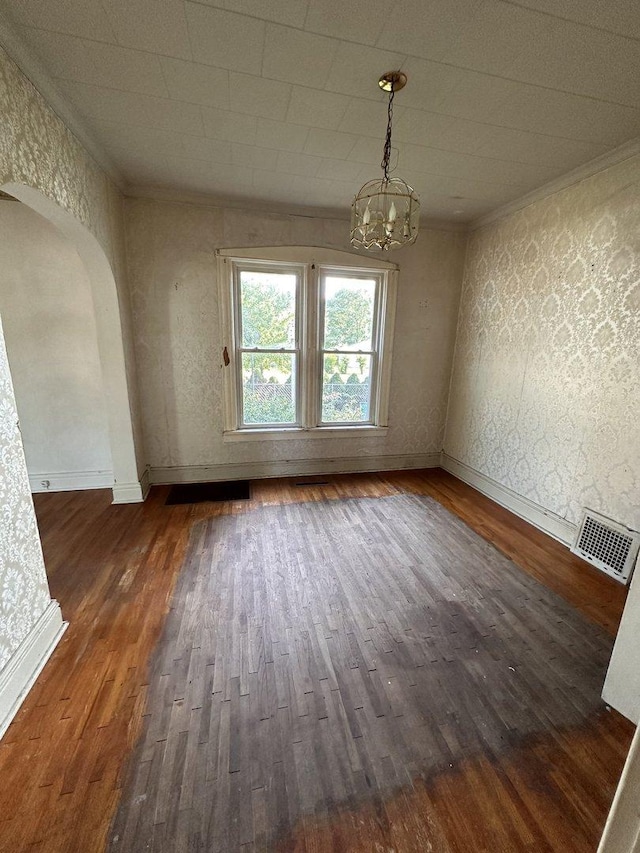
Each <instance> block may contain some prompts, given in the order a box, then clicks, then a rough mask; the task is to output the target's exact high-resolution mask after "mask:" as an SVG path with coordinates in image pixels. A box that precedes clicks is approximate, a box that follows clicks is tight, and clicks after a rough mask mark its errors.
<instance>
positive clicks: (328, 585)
mask: <svg viewBox="0 0 640 853" xmlns="http://www.w3.org/2000/svg"><path fill="white" fill-rule="evenodd" d="M313 479H315V480H319V479H320V478H306V481H307V482H308V481H309V480H313ZM322 480H323V481H327V482H328V485H324V486H309V485H305V486H299V485H296V483H298V482H304V479H302V480H298V481H259V482H256V483H254V490H253V499H252V500H251V501H246V502H236V503H232V504H207V505H194V506H173V507H165V506H164V505H163V501H164V497H165V496H166V489H164V488H156V489H154V490H153V493H152V495H151V497H150V498H149V499H148V501H147V502H146V503H145V504H144V505H136V506H118V507H114V506H110V505H109V496H108V495H107V494H106V493H99V492H93V493H84V494H82V495H78V494H66V495H65V494H60V495H39V496H36V498H37V499H36V507H37V512H38V518H39V521H40V526H41V530H42V536H43V543H44V551H45V559H46V563H47V568H48V572H49V576H50V579H51V588H52V594H53V596H54V597H56V598H57V599H58V600H59V601H60V603H61V605H62V608H63V614H64V615H65V618H67V619H69V621H70V628H69V630H68V632H67V634H66V635H65V637H64V639H63V641H62V643H61V645H60V647H59V648H58V650H57V651H56V653H55V654H54V657H53V658H52V660H51V661H50V663H49V664H48V665H47V667H46V669H45V671H44V673H43V675H42V676H41V678H40V679H39V681H38V683H37V684H36V686H35V687H34V689H33V691H32V693H31V694H30V696H29V697H28V699H27V701H26V702H25V704H24V706H23V708H22V709H21V711H20V713H19V715H18V717H17V719H16V720H15V722H14V723H13V724H12V726H11V727H10V729H9V731H8V733H7V735H6V736H5V738H4V739H3V740H2V741H1V742H0V780H1V781H0V849H2V850H3V851H4V850H7V851H9V850H10V851H19V850H27V849H28V850H43V851H76V850H77V851H102V850H104V849H106V848H107V845H109V849H111V850H136V851H137V850H143V849H153V850H163V851H172V850H182V849H185V850H200V849H202V850H205V849H210V850H221V851H222V850H224V851H229V853H231V851H233V850H243V851H250V850H256V851H257V850H295V851H312V850H313V851H316V850H318V851H329V850H333V851H343V850H344V851H347V850H348V851H373V850H378V851H385V853H387V851H388V850H390V849H393V850H394V851H395V853H403V851H414V850H416V851H417V850H425V849H429V847H428V844H431V848H432V849H433V850H434V851H458V850H460V851H463V850H464V851H472V850H492V851H494V850H505V851H507V850H513V851H517V850H563V851H564V850H567V851H570V850H576V851H582V850H585V851H587V850H595V848H596V846H597V840H598V837H599V834H600V832H601V829H602V826H603V824H604V819H605V817H606V813H607V811H608V807H609V804H610V801H611V798H612V796H613V791H614V788H615V784H616V781H617V777H618V775H619V772H620V770H621V768H622V764H623V761H624V757H625V755H626V751H627V749H628V746H629V743H630V738H631V735H632V726H631V725H630V724H628V723H627V722H626V721H625V720H624V719H623V718H621V717H620V716H619V715H618V714H616V713H615V712H608V711H606V710H604V709H603V706H602V704H601V703H600V702H599V700H598V692H599V689H600V684H601V680H602V676H603V674H604V667H605V665H606V658H607V654H608V651H609V649H610V646H611V635H612V634H613V633H614V631H615V628H616V625H617V621H618V620H619V617H620V614H621V610H622V606H623V602H624V589H623V588H622V587H621V586H620V585H618V584H617V583H616V582H615V581H613V580H611V579H609V578H607V577H606V576H604V575H602V574H601V573H599V572H597V571H596V570H594V569H592V568H591V567H589V566H588V565H586V564H585V563H583V562H582V561H580V560H578V559H577V558H575V557H573V555H571V554H570V553H569V552H568V551H567V549H565V548H563V547H562V546H560V545H559V544H558V543H556V542H554V541H553V540H551V539H549V538H548V537H546V536H544V534H541V533H539V532H538V531H536V530H535V529H533V528H531V527H530V526H529V525H527V524H526V523H524V522H521V521H520V520H518V519H516V518H514V517H513V516H512V515H510V514H509V513H508V512H506V511H505V510H502V509H501V508H500V507H497V506H496V505H495V504H493V503H492V502H491V501H489V500H488V499H485V498H483V497H482V496H481V495H478V493H477V492H475V491H474V490H472V489H470V488H468V487H467V486H465V485H464V484H462V483H460V482H459V481H457V480H455V479H454V478H452V477H450V476H449V475H448V474H445V473H444V472H442V471H438V470H436V471H426V472H404V473H395V474H385V475H350V476H331V477H323V478H322ZM413 496H418V497H413ZM425 496H426V497H425ZM430 498H433V499H435V501H437V502H438V503H437V504H436V503H433V502H432V501H431V500H430ZM327 501H331V503H329V504H327ZM392 504H396V505H398V506H402V508H403V512H401V513H400V517H401V518H405V517H408V516H412V517H415V519H417V518H418V517H419V518H420V519H421V521H422V522H425V513H426V509H425V508H427V509H429V513H427V516H426V517H427V518H428V517H433V516H434V513H435V517H437V518H438V519H439V525H438V530H443V529H455V531H456V534H455V537H454V538H453V539H452V538H449V539H448V540H447V542H446V543H444V544H443V543H441V542H439V540H438V537H439V535H440V534H438V533H437V532H435V528H434V529H433V530H432V533H433V535H432V537H431V538H430V539H429V540H428V541H426V544H425V541H422V542H421V543H420V546H419V547H418V543H417V541H416V542H414V544H413V546H411V544H410V531H409V530H408V529H407V530H403V532H402V533H399V532H398V530H397V528H398V526H401V523H400V522H398V523H394V525H393V526H392V527H389V528H385V524H384V523H383V521H381V520H380V519H379V514H380V513H384V512H385V509H384V507H390V506H391V505H392ZM296 505H297V506H296ZM287 507H289V509H287ZM347 507H350V508H351V510H350V512H351V513H352V515H351V516H349V514H347V516H345V517H343V516H344V513H345V512H346V508H347ZM443 508H446V509H448V510H450V511H451V512H452V513H455V515H456V516H457V517H458V518H459V519H462V520H463V521H464V522H465V525H468V526H469V527H470V528H472V529H474V530H476V531H477V532H478V533H479V534H480V535H481V536H482V537H484V540H487V541H489V542H492V543H494V544H495V545H496V547H497V548H498V549H499V551H501V552H502V554H504V555H506V556H508V557H509V558H510V559H512V560H513V561H514V562H515V563H517V564H518V565H519V566H520V567H521V568H523V569H524V570H525V572H526V574H523V573H522V572H519V571H517V570H516V569H515V568H514V567H513V566H512V565H511V564H510V563H509V562H508V561H507V560H506V559H504V557H503V556H501V555H500V554H499V553H497V552H496V551H495V550H494V549H493V548H490V547H489V546H487V544H486V542H485V541H483V540H480V539H478V538H476V537H475V536H474V535H473V534H472V533H471V532H470V530H469V529H467V527H466V526H465V525H461V524H460V522H459V521H458V520H457V519H455V518H451V517H450V516H448V515H447V514H446V513H445V512H444V509H443ZM327 512H328V513H329V516H330V517H331V518H333V523H334V526H338V527H339V528H340V530H341V531H342V533H341V535H340V536H338V535H337V534H336V538H335V542H334V543H333V545H332V544H331V542H332V541H333V540H330V541H329V544H327V542H326V541H325V540H324V538H323V536H320V535H317V534H316V533H315V529H316V528H315V527H314V521H315V525H316V527H317V528H318V529H320V528H321V526H322V525H324V522H323V521H322V519H326V517H327V516H326V515H322V514H323V513H327ZM363 512H364V513H365V514H366V518H368V519H370V520H376V521H375V525H374V526H375V528H376V537H377V541H376V543H375V544H371V543H369V542H368V541H367V539H366V535H367V534H366V531H368V530H369V525H367V524H365V525H363V524H362V523H361V522H360V523H359V525H358V527H359V535H360V536H361V537H364V538H361V539H360V540H358V542H359V545H358V546H357V547H356V548H355V552H354V554H352V555H351V557H350V558H349V559H350V561H351V562H350V566H351V568H349V569H348V570H346V574H344V573H345V568H344V566H343V562H345V561H344V560H342V559H338V557H339V556H340V555H342V552H343V548H342V546H341V545H340V542H342V541H347V542H349V541H352V538H353V537H352V534H353V533H354V531H355V528H356V525H355V522H354V519H356V518H360V515H361V513H363ZM319 513H320V514H319ZM416 513H417V515H416ZM412 514H413V515H412ZM303 518H304V519H306V520H307V523H306V524H305V525H301V524H300V522H299V521H296V519H303ZM393 518H396V516H395V515H393ZM440 522H442V524H444V527H442V526H441V525H440ZM265 524H266V527H265ZM447 525H448V527H447ZM451 525H453V528H451ZM427 526H428V525H427ZM294 528H295V530H297V531H298V534H299V536H302V537H303V538H302V539H298V540H297V541H299V542H300V541H301V542H303V544H304V546H305V548H307V549H308V551H305V559H304V560H301V559H299V557H298V558H296V559H294V555H293V554H289V555H288V557H287V559H286V560H284V561H283V560H282V553H283V552H282V548H283V547H284V546H283V544H282V543H285V542H291V541H293V539H294V537H293V535H292V534H293V530H294ZM414 528H415V529H416V530H419V529H420V524H418V523H417V521H416V523H415V524H414V525H413V526H412V528H411V529H412V530H413V529H414ZM323 529H324V528H323ZM385 529H386V530H387V532H386V533H385ZM265 530H269V531H270V535H269V536H266V538H261V537H263V534H262V533H261V532H260V531H265ZM301 530H302V532H300V531H301ZM223 534H224V535H223ZM412 535H413V534H412ZM458 539H459V540H460V541H461V542H463V543H465V544H464V546H463V547H461V549H460V550H459V552H456V553H457V556H456V560H455V562H452V561H451V553H452V552H451V547H450V546H454V545H455V542H456V541H457V540H458ZM269 542H271V543H272V547H273V543H276V544H277V547H278V548H279V549H280V551H278V552H277V553H275V554H274V553H271V554H270V553H269V551H268V548H269V547H270V546H269V544H268V543H269ZM434 542H436V543H437V545H436V547H435V550H436V552H437V553H436V554H435V555H433V554H432V557H434V559H436V560H437V571H438V572H439V574H437V575H436V577H437V578H438V583H435V582H434V583H435V585H433V586H429V583H430V582H429V581H428V577H429V576H428V575H425V572H424V567H422V568H420V566H419V565H418V564H419V562H420V561H416V560H415V559H414V557H411V556H410V555H411V554H412V553H418V552H420V554H421V553H422V551H421V549H422V550H424V548H425V547H429V548H431V549H432V550H433V548H434ZM250 543H251V544H250ZM323 543H324V544H323ZM259 545H260V547H261V548H262V549H263V553H262V554H261V552H260V547H258V546H259ZM332 548H333V551H332ZM252 549H253V550H252ZM367 549H373V550H372V551H371V553H369V552H368V551H367ZM407 549H408V550H407ZM384 553H387V554H389V553H391V554H393V558H394V559H393V565H391V563H389V566H388V574H387V575H386V576H385V578H384V579H379V578H378V576H377V575H376V577H374V578H373V579H372V578H370V579H369V583H366V584H364V583H363V581H362V577H363V576H364V573H366V572H367V569H368V568H371V563H372V554H374V555H376V556H377V558H380V555H381V554H384ZM408 555H409V556H408ZM465 555H466V556H465ZM469 555H471V557H472V559H471V560H469ZM309 556H310V557H311V560H308V559H307V557H309ZM332 556H333V557H334V559H333V560H331V559H328V558H331V557H332ZM237 558H238V559H237ZM473 560H475V561H476V562H475V563H474V562H473ZM487 560H488V565H489V566H493V569H492V570H491V571H489V573H488V574H487V571H488V570H487V571H485V570H484V569H483V572H482V574H481V576H478V577H477V576H476V574H474V572H477V570H478V567H479V565H480V562H481V563H482V565H483V566H484V565H485V563H486V562H487ZM443 561H444V562H443ZM478 561H480V562H478ZM346 562H349V561H346ZM238 563H239V564H240V565H241V566H242V567H243V570H242V571H240V572H237V566H238ZM414 563H415V565H414ZM462 564H464V565H463V568H461V565H462ZM257 565H259V566H261V567H262V568H263V571H262V572H255V571H254V569H255V567H256V566H257ZM278 565H284V566H285V567H286V566H288V567H289V568H288V570H287V571H285V572H284V575H285V577H286V578H288V579H287V580H282V581H281V583H282V584H283V586H282V589H284V590H286V591H287V593H288V595H287V601H286V605H285V603H284V602H283V601H279V602H278V601H276V600H275V598H271V599H270V598H269V596H268V595H267V591H268V590H271V591H273V590H274V589H279V587H278V586H277V583H276V581H277V582H280V581H278V580H277V578H276V577H275V576H274V577H272V578H271V581H270V582H269V583H270V584H271V585H269V583H268V578H269V574H268V571H267V569H268V568H269V567H272V568H273V567H274V566H278ZM310 565H313V567H314V571H313V572H310V569H309V566H310ZM431 566H432V567H433V562H432V563H431ZM356 567H357V568H356ZM232 570H233V571H232ZM434 571H435V569H434ZM292 572H293V573H292ZM296 572H297V573H299V574H298V579H299V580H300V579H303V580H304V582H303V583H301V584H295V583H294V582H293V581H294V578H295V577H296V574H295V573H296ZM332 578H339V579H340V582H341V583H342V584H343V586H342V590H343V592H342V593H340V594H338V593H336V591H335V583H336V581H333V580H332ZM505 578H508V579H509V580H508V583H506V582H505V580H504V579H505ZM537 581H541V582H542V584H544V586H541V585H539V584H538V583H537ZM238 583H240V586H238ZM274 584H275V586H274ZM345 585H346V586H345ZM298 587H300V590H298ZM443 589H448V590H449V591H450V592H451V593H453V592H455V593H456V596H455V598H456V599H459V600H458V601H455V599H454V597H453V595H452V594H451V595H448V596H447V595H444V594H443ZM496 590H499V594H497V593H496ZM532 591H533V592H532ZM463 593H464V594H463ZM332 596H333V597H332ZM269 600H270V601H271V603H270V605H269V607H268V608H267V607H266V603H267V602H268V601H269ZM427 600H428V602H429V607H430V608H431V612H432V614H433V615H435V614H437V615H438V617H439V619H438V620H436V621H435V622H429V621H428V620H427V621H425V619H426V614H427V611H426V610H425V607H424V605H425V602H426V601H427ZM257 601H260V602H261V605H262V608H263V609H264V608H266V609H267V610H268V611H269V618H268V619H263V620H262V621H260V618H259V613H260V612H262V610H260V611H258V610H256V609H255V603H256V602H257ZM209 602H210V606H209ZM398 602H402V604H403V607H402V608H399V607H398ZM252 608H253V609H252ZM380 608H382V609H380ZM500 609H501V610H502V611H503V613H502V615H500V614H499V613H498V610H500ZM398 612H399V613H400V614H401V618H402V619H404V621H400V622H397V613H398ZM347 613H351V614H352V616H351V617H347V616H346V615H345V614H347ZM381 613H382V614H383V618H382V619H380V618H379V617H380V614H381ZM421 613H422V615H421ZM243 614H244V615H243ZM394 614H396V615H395V616H394ZM387 617H388V618H387ZM498 617H500V618H498ZM505 617H506V620H505ZM492 618H493V623H495V625H496V626H498V625H500V626H501V627H500V630H498V631H497V632H496V629H495V628H493V629H492V628H491V624H493V623H492V622H491V619H492ZM331 619H333V620H334V621H335V623H336V624H333V622H331ZM340 619H342V620H343V621H342V623H340ZM421 619H422V621H420V620H421ZM359 620H364V621H362V622H361V621H359ZM456 620H458V622H456ZM545 620H547V621H545ZM369 622H373V623H375V624H373V625H369V624H368V623H369ZM460 622H462V624H463V626H464V629H463V630H462V631H461V630H459V629H458V628H457V627H456V626H457V624H459V623H460ZM289 623H290V624H289ZM365 623H366V624H365ZM434 625H436V626H438V628H437V630H436V629H434ZM443 626H446V627H443ZM350 629H353V630H350ZM265 630H268V631H269V632H270V633H269V634H268V635H267V634H266V633H265ZM454 631H455V633H454ZM358 632H360V636H358ZM364 632H368V634H365V633H364ZM430 632H431V633H430ZM484 635H486V636H484ZM408 636H412V638H413V640H412V641H409V640H407V637H408ZM276 637H277V639H274V638H276ZM278 644H282V646H281V649H282V648H285V647H286V648H287V649H288V653H285V654H280V655H279V656H278V657H276V654H275V650H277V647H278ZM332 644H333V646H334V649H335V650H334V652H333V655H332V653H331V649H330V646H331V645H332ZM336 650H337V651H336ZM476 650H477V651H476ZM432 658H434V659H433V660H432ZM507 659H508V660H510V661H511V663H506V661H507ZM516 659H517V662H516V665H514V666H513V670H514V672H512V671H511V670H509V669H508V667H509V666H511V665H513V662H514V661H516ZM293 661H296V664H297V665H296V667H294V666H293V663H292V662H293ZM305 661H306V663H305ZM373 663H375V668H373V669H372V668H370V667H371V665H372V664H373ZM354 664H355V665H354ZM505 664H506V671H504V672H503V670H504V665H505ZM506 673H509V675H508V676H507V675H506ZM523 673H525V674H526V676H525V675H523ZM482 675H488V676H489V677H488V678H487V679H486V680H487V681H489V682H490V684H489V685H485V684H484V682H485V679H484V678H482ZM505 678H508V679H510V680H509V681H507V682H506V684H507V685H508V687H505ZM413 682H415V683H413ZM481 682H482V683H481ZM197 697H200V699H199V700H198V698H197ZM301 710H302V711H304V710H306V711H307V713H299V712H300V711H301ZM379 713H381V715H380V716H379V715H378V714H379ZM194 733H195V737H194V736H193V735H194ZM505 733H506V735H505ZM165 734H166V737H165ZM501 735H502V739H501V737H500V736H501ZM447 758H448V759H449V760H446V759H447ZM447 765H451V766H447ZM112 821H113V825H112ZM111 825H112V827H111ZM110 827H111V829H110ZM116 839H117V840H116Z"/></svg>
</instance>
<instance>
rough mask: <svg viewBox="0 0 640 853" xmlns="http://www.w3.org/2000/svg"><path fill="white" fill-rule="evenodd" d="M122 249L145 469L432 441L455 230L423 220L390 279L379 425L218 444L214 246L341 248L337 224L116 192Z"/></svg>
mask: <svg viewBox="0 0 640 853" xmlns="http://www.w3.org/2000/svg"><path fill="white" fill-rule="evenodd" d="M126 209H127V249H128V259H129V276H130V282H131V293H132V300H133V312H134V328H135V333H136V359H137V364H138V370H139V377H140V390H141V395H142V409H143V413H144V429H145V433H144V439H145V447H146V450H147V458H148V462H149V463H150V464H151V466H152V467H172V466H189V465H194V466H199V465H215V464H222V463H239V462H259V461H267V460H269V461H279V460H284V459H287V460H289V459H321V458H329V459H335V458H336V457H355V456H371V455H376V456H378V455H380V456H384V455H396V454H422V453H431V452H439V451H440V449H441V448H442V440H443V433H444V419H445V414H446V403H447V394H448V383H449V373H450V365H451V358H452V354H453V340H454V334H455V323H456V314H457V307H458V298H459V290H460V281H461V274H462V261H463V257H464V244H465V240H466V235H465V234H461V233H452V232H446V231H427V230H424V231H423V232H422V233H421V235H420V238H419V240H418V242H417V244H416V245H415V246H413V247H411V248H409V249H406V250H404V251H403V252H402V253H401V254H398V255H396V256H394V257H393V259H392V260H394V261H398V262H400V265H401V269H400V278H399V288H398V291H399V292H398V302H397V315H396V329H395V340H394V352H393V368H392V394H391V400H390V407H389V431H388V434H387V435H385V436H382V437H368V438H366V439H362V438H347V439H327V438H322V439H315V440H313V439H303V440H300V441H297V440H288V441H274V442H269V443H264V442H246V443H245V442H242V443H234V444H223V441H222V429H223V418H222V372H221V365H220V354H221V350H222V341H221V340H220V338H219V326H218V324H219V316H218V298H217V282H216V260H215V256H214V252H215V250H216V248H218V247H241V246H244V247H248V246H269V245H271V246H279V245H280V246H281V245H312V246H323V247H327V248H336V249H343V250H348V249H349V245H348V223H346V222H344V221H337V220H329V219H326V220H323V219H315V218H311V217H301V216H287V215H276V214H266V213H257V212H256V213H253V212H249V211H244V210H235V209H222V208H212V207H211V208H210V207H200V206H195V205H189V204H177V203H170V202H159V201H152V200H145V199H136V200H133V199H128V200H127V201H126Z"/></svg>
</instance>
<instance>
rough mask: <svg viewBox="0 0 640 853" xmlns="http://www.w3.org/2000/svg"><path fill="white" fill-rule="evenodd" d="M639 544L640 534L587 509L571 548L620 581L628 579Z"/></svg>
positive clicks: (623, 581)
mask: <svg viewBox="0 0 640 853" xmlns="http://www.w3.org/2000/svg"><path fill="white" fill-rule="evenodd" d="M639 547H640V534H639V533H637V532H636V531H634V530H630V529H629V528H628V527H625V526H624V525H623V524H619V523H618V522H616V521H612V520H611V519H610V518H607V517H606V516H604V515H600V514H599V513H597V512H593V510H590V509H586V510H585V514H584V518H583V519H582V524H581V525H580V528H579V530H578V535H577V536H576V540H575V542H574V543H573V546H572V548H571V550H572V551H573V553H574V554H577V555H578V556H579V557H582V558H583V560H588V561H589V562H590V563H592V564H593V565H594V566H596V567H597V568H598V569H601V570H602V571H603V572H606V573H607V574H608V575H611V576H612V577H614V578H615V579H616V580H619V581H620V582H621V583H625V584H626V583H628V581H629V578H630V577H631V573H632V571H633V566H634V564H635V561H636V557H637V556H638V548H639Z"/></svg>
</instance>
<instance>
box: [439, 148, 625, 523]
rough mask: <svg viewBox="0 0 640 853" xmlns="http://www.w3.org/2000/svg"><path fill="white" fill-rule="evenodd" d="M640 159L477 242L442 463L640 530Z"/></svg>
mask: <svg viewBox="0 0 640 853" xmlns="http://www.w3.org/2000/svg"><path fill="white" fill-rule="evenodd" d="M639 226H640V158H638V157H635V158H632V159H629V160H627V161H625V162H623V163H621V164H619V165H616V166H614V167H612V168H610V169H608V170H606V171H604V172H601V173H600V174H598V175H595V176H593V177H591V178H588V179H587V180H584V181H582V182H581V183H579V184H577V185H575V186H573V187H570V188H568V189H565V190H563V191H561V192H559V193H557V194H555V195H553V196H551V197H549V198H546V199H544V200H542V201H539V202H537V203H535V204H533V205H531V206H530V207H527V208H525V209H524V210H521V211H519V212H517V213H515V214H513V215H511V216H509V217H507V218H505V219H502V220H500V221H498V222H495V223H493V224H490V225H487V226H486V227H484V228H481V229H479V230H477V231H476V232H474V233H473V234H472V235H471V236H470V239H469V246H468V252H467V259H466V264H465V272H464V282H463V292H462V299H461V310H460V316H459V323H458V332H457V340H456V353H455V360H454V368H453V374H452V385H451V397H450V404H449V416H448V424H447V431H446V440H445V451H446V452H447V453H448V454H449V455H450V456H452V457H454V458H455V459H458V460H460V461H461V462H464V463H466V464H467V465H469V466H471V467H472V468H474V469H476V470H477V471H480V472H481V473H483V474H485V475H487V476H488V477H491V478H492V479H493V480H496V481H497V482H499V483H501V484H503V485H505V486H508V487H509V488H510V489H513V490H514V491H515V492H517V493H518V494H520V495H523V496H525V497H527V498H529V499H530V500H533V501H535V502H536V503H538V504H540V505H541V506H543V507H544V508H546V509H548V510H551V511H552V512H554V513H556V514H558V515H560V516H562V517H564V518H567V519H568V520H569V521H571V522H574V523H576V522H578V521H579V519H580V516H581V512H582V508H583V507H584V506H588V507H590V508H592V509H595V510H597V511H600V512H603V513H604V514H605V515H608V516H609V517H611V518H614V519H617V520H619V521H621V522H623V523H625V524H627V525H629V526H632V527H635V528H640V450H639V449H640V393H639V390H638V389H639V388H640V321H639V318H640V227H639Z"/></svg>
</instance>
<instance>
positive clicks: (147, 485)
mask: <svg viewBox="0 0 640 853" xmlns="http://www.w3.org/2000/svg"><path fill="white" fill-rule="evenodd" d="M150 489H151V476H150V472H149V466H148V465H147V467H146V468H145V469H144V471H143V472H142V474H141V475H140V491H141V492H142V500H143V501H146V499H147V497H148V495H149V491H150Z"/></svg>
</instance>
